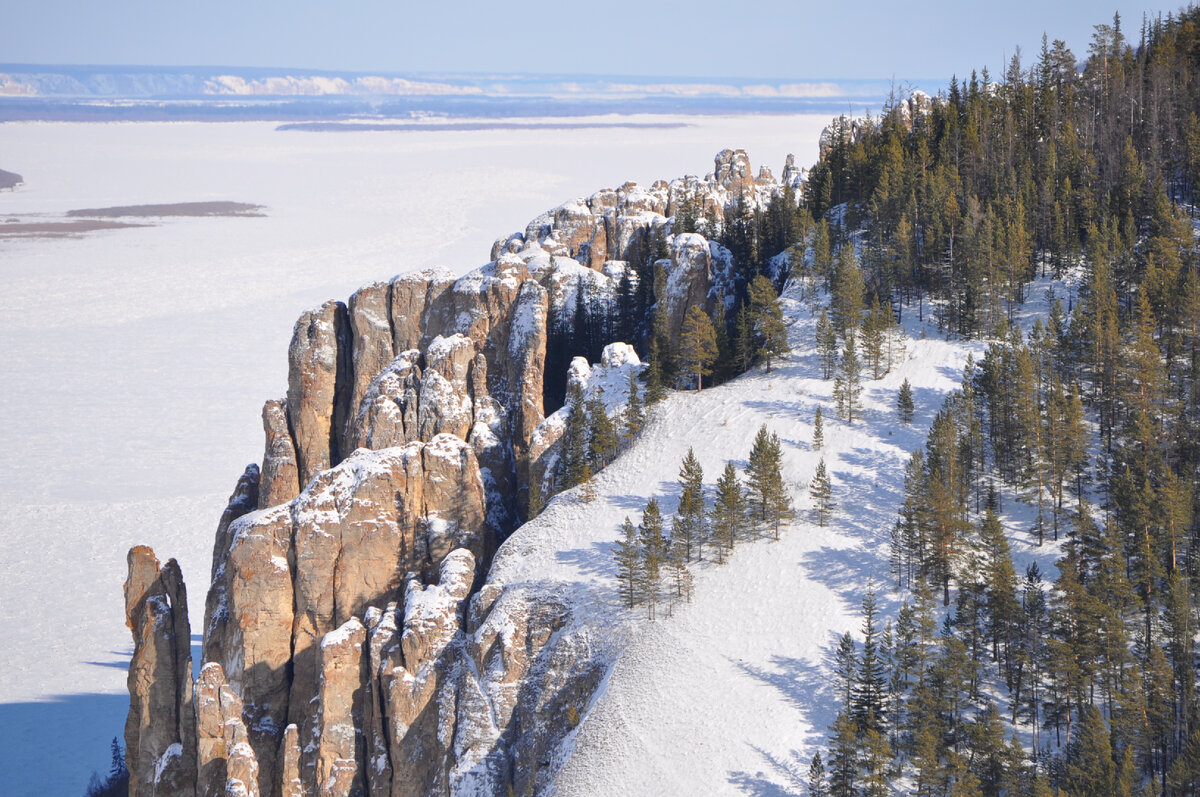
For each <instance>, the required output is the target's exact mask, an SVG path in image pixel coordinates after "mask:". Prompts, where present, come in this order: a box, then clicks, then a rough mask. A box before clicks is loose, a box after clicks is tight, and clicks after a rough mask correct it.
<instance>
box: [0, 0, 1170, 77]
mask: <svg viewBox="0 0 1200 797" xmlns="http://www.w3.org/2000/svg"><path fill="white" fill-rule="evenodd" d="M3 5H4V6H5V8H4V14H3V16H4V21H3V24H2V25H0V62H9V63H14V62H17V63H53V64H132V65H138V64H161V65H223V66H278V67H294V68H309V69H330V70H352V71H381V72H382V71H386V72H484V73H491V72H526V73H557V74H562V73H573V74H614V75H622V74H623V75H675V76H688V77H695V76H706V77H762V78H778V79H811V78H878V77H882V78H890V77H895V78H896V79H897V80H899V81H906V80H913V79H919V78H934V79H942V78H945V77H948V76H949V75H950V74H951V73H957V74H960V75H962V74H965V73H968V72H969V71H970V70H971V69H972V68H974V67H978V66H981V65H987V66H988V67H989V68H991V70H992V72H993V74H997V73H999V72H1001V71H1002V68H1003V64H1004V63H1005V59H1006V57H1008V56H1011V54H1012V52H1013V49H1014V46H1016V45H1020V46H1021V47H1022V50H1023V52H1024V54H1025V56H1026V57H1025V61H1026V62H1027V63H1028V61H1029V60H1030V59H1031V58H1032V57H1033V56H1035V55H1036V53H1037V49H1038V47H1039V45H1040V40H1041V35H1042V32H1043V31H1045V32H1047V33H1048V34H1049V35H1050V38H1051V39H1055V38H1061V39H1065V40H1066V41H1067V44H1068V45H1069V46H1070V47H1071V48H1072V49H1073V50H1074V51H1075V53H1076V55H1077V56H1080V57H1082V56H1083V55H1084V54H1085V53H1086V51H1087V46H1088V40H1089V38H1090V34H1091V28H1092V25H1094V24H1097V23H1100V22H1107V21H1111V19H1112V15H1113V12H1114V11H1116V10H1119V11H1120V12H1121V15H1122V19H1123V27H1124V28H1125V30H1126V31H1127V33H1128V35H1129V36H1130V37H1131V38H1134V39H1136V38H1137V36H1138V31H1139V30H1140V27H1141V21H1142V14H1143V12H1144V11H1147V12H1150V13H1158V11H1160V10H1161V11H1163V12H1164V13H1165V12H1166V11H1169V10H1174V9H1175V8H1177V6H1174V5H1172V6H1165V7H1159V8H1147V7H1144V6H1135V5H1129V4H1128V3H1125V2H1120V3H1117V4H1115V5H1114V4H1113V3H1112V2H1090V1H1080V2H1070V3H1062V2H1057V1H1056V0H1012V1H1011V2H1000V3H986V4H985V3H977V2H964V1H963V0H957V1H955V2H951V0H933V2H926V3H920V4H907V3H903V2H880V1H879V0H856V1H855V2H834V1H831V0H825V1H824V2H819V3H818V2H809V1H808V0H790V1H789V0H742V2H734V0H722V1H721V2H714V1H713V0H699V1H697V2H691V3H677V2H667V1H666V0H659V2H629V1H628V0H617V2H598V3H584V2H579V1H578V0H560V1H559V2H544V0H507V1H506V0H492V1H491V2H470V3H463V2H446V0H440V1H439V0H427V1H426V2H413V1H412V0H391V2H385V1H383V0H237V2H234V1H232V0H209V1H208V2H195V1H194V0H154V1H153V2H151V1H150V0H107V2H97V0H5V2H4V3H3Z"/></svg>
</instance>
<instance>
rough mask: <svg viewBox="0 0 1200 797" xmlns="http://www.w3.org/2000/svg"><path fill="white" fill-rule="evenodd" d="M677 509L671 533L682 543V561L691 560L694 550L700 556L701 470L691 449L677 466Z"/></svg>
mask: <svg viewBox="0 0 1200 797" xmlns="http://www.w3.org/2000/svg"><path fill="white" fill-rule="evenodd" d="M679 487H680V493H679V510H678V512H677V513H676V515H675V524H674V531H673V535H674V537H675V538H677V539H679V540H680V542H681V544H682V545H683V546H684V554H685V556H684V561H685V562H690V561H691V560H692V550H693V548H694V549H695V552H696V556H697V558H698V559H703V558H704V548H703V545H704V517H705V511H704V469H703V468H701V467H700V460H698V459H696V455H695V453H694V452H693V451H692V449H690V448H689V449H688V452H687V456H685V457H684V458H683V462H682V464H681V465H680V468H679Z"/></svg>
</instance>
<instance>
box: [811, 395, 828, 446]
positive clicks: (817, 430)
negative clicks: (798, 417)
mask: <svg viewBox="0 0 1200 797" xmlns="http://www.w3.org/2000/svg"><path fill="white" fill-rule="evenodd" d="M824 445H825V423H824V421H823V420H822V419H821V408H820V407H819V406H818V407H817V411H816V413H815V414H814V415H813V442H812V447H813V451H820V450H821V448H822V447H824Z"/></svg>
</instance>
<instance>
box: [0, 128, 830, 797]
mask: <svg viewBox="0 0 1200 797" xmlns="http://www.w3.org/2000/svg"><path fill="white" fill-rule="evenodd" d="M628 119H629V118H628V117H621V118H620V119H618V118H616V117H614V118H612V119H609V120H607V121H626V120H628ZM634 120H635V121H636V118H634ZM601 121H604V120H601ZM653 121H682V122H685V123H687V124H688V125H689V126H687V127H684V128H677V129H655V128H645V129H636V130H634V129H620V128H612V129H577V130H553V131H548V130H486V129H483V130H471V131H462V132H453V133H445V132H421V133H378V132H362V133H338V134H336V135H334V134H309V133H296V132H276V131H275V130H274V126H273V125H271V124H264V123H220V124H216V123H214V124H192V123H173V124H166V123H164V124H157V123H135V124H126V123H119V124H65V123H64V124H42V123H38V124H5V125H0V158H3V162H0V168H6V169H9V170H12V171H16V172H19V173H20V174H22V175H23V176H24V178H25V185H24V186H22V187H21V188H20V189H19V190H17V191H13V192H0V218H9V217H14V216H21V217H26V216H28V215H30V214H61V213H63V212H65V211H67V210H71V209H75V208H88V207H93V208H94V207H109V206H116V205H134V204H144V203H171V202H184V201H208V200H232V201H237V202H251V203H258V204H262V205H265V206H266V207H267V210H266V214H267V215H266V216H265V217H262V218H178V219H167V220H163V221H162V222H161V223H160V224H159V225H158V226H150V227H142V228H134V229H119V230H110V231H103V232H95V233H89V234H87V235H85V236H82V237H79V238H64V239H4V240H0V275H2V281H0V284H2V285H3V288H2V289H0V290H2V297H3V299H4V306H5V308H6V310H7V312H6V313H4V314H3V315H2V316H0V342H2V343H0V374H2V375H3V383H4V389H3V390H2V391H0V415H2V417H3V418H4V421H5V422H4V424H3V426H0V467H2V468H3V472H4V473H5V474H6V477H7V478H6V479H5V480H4V481H3V483H2V484H0V506H2V507H3V509H4V512H3V514H2V516H0V517H2V519H0V562H2V563H3V565H2V567H3V577H2V578H0V633H2V634H3V639H4V645H3V646H2V648H0V672H3V677H2V678H0V749H3V750H4V751H5V754H4V757H3V758H0V782H2V783H4V789H5V793H6V794H14V795H27V794H39V795H40V794H65V795H71V794H81V793H82V792H83V790H84V787H85V785H86V783H87V778H88V776H89V774H90V773H91V771H92V770H93V769H99V770H101V771H102V772H103V771H105V770H106V769H107V766H108V760H109V754H108V744H109V740H111V739H112V737H113V736H117V735H120V734H121V732H122V723H123V718H124V713H125V710H126V707H127V700H126V697H125V668H126V666H127V662H128V656H129V651H130V639H129V634H128V631H127V630H126V629H125V627H124V623H123V616H122V599H121V584H122V581H123V579H124V574H125V551H126V550H127V549H128V547H129V546H130V545H132V544H136V543H146V544H150V545H152V546H153V547H154V549H155V551H156V552H157V553H158V554H159V556H160V557H161V558H163V559H165V558H167V557H172V556H173V557H176V558H178V559H179V561H180V564H181V566H182V569H183V573H184V577H185V578H186V579H187V583H188V586H189V588H190V594H189V604H190V608H191V614H192V618H193V628H194V629H196V630H197V631H198V630H199V625H200V622H199V620H200V617H201V614H202V609H203V601H204V593H205V590H206V588H207V581H208V572H209V564H210V555H211V548H212V534H213V531H214V530H215V526H216V522H217V519H218V518H219V516H220V513H221V510H222V509H223V508H224V504H225V500H226V498H227V497H228V495H229V493H230V491H231V490H232V489H233V486H234V483H235V481H236V479H237V476H238V475H239V474H240V473H241V471H242V469H243V467H244V466H245V465H246V463H248V462H251V461H256V460H258V459H260V458H261V456H262V431H261V425H260V421H259V412H260V410H261V406H262V402H263V401H264V400H265V399H268V398H272V397H279V396H281V395H283V393H284V391H285V378H286V367H287V359H286V350H287V344H288V340H289V338H290V335H291V330H292V324H293V323H294V321H295V319H296V317H297V316H298V315H299V314H300V312H301V311H303V310H305V309H308V308H309V307H312V306H315V305H317V304H319V303H320V302H321V301H323V300H325V299H328V298H334V297H338V298H343V299H344V298H346V297H347V296H349V294H350V293H351V292H352V291H353V290H354V289H355V288H357V287H358V286H360V285H362V284H365V283H367V282H370V281H373V280H378V279H385V278H387V277H390V276H391V275H393V274H395V273H398V272H401V271H408V270H412V269H418V268H424V267H429V266H433V265H441V266H449V267H451V268H453V269H454V270H455V271H456V272H458V273H461V272H463V271H466V270H468V269H470V268H473V267H475V266H478V265H479V264H481V263H482V262H484V261H485V260H486V259H487V256H488V252H489V249H490V246H491V243H492V242H493V241H494V240H495V239H496V238H497V236H502V235H507V234H508V233H510V232H512V231H515V230H522V229H524V226H525V224H526V223H527V222H528V221H529V220H530V219H531V218H534V217H535V216H537V215H538V214H540V213H542V212H544V211H545V210H546V209H547V208H552V207H556V206H558V205H560V204H562V202H563V201H564V200H570V199H571V198H572V197H579V196H587V195H590V194H591V193H592V192H594V191H595V190H597V189H600V188H604V187H615V186H619V185H621V184H623V183H624V182H625V181H627V180H636V181H639V182H641V183H643V184H646V185H648V184H650V183H651V182H652V181H653V180H655V179H659V178H663V179H670V178H673V177H677V176H680V175H682V174H687V173H691V174H704V173H706V172H708V171H711V169H712V163H713V161H712V158H713V155H714V154H715V153H716V152H717V151H719V150H721V149H723V148H725V147H730V146H733V147H744V148H745V149H747V151H748V152H749V153H750V156H751V157H752V158H754V159H756V160H757V161H760V162H762V161H765V162H766V163H767V164H768V165H770V166H772V167H773V168H776V169H778V168H779V164H781V163H782V161H783V158H784V157H785V156H786V154H787V153H789V152H793V153H795V154H796V157H797V162H799V163H801V164H807V163H811V162H812V161H813V160H815V157H816V144H817V138H818V135H819V133H820V130H821V128H822V127H823V126H824V125H825V124H826V122H827V121H828V120H827V118H826V117H824V116H807V117H805V116H765V115H756V116H742V117H736V116H730V117H720V116H704V117H694V118H680V119H674V118H667V119H664V117H655V118H654V119H653ZM708 395H709V394H708V392H707V391H706V393H705V400H708ZM712 395H713V396H714V397H716V396H719V395H720V394H719V393H714V394H712ZM738 448H739V450H740V448H741V446H738ZM743 455H744V454H743ZM706 465H708V466H709V467H711V464H710V463H706ZM835 470H836V469H835ZM661 627H662V628H663V629H666V628H667V626H666V625H663V626H661ZM195 643H196V645H195V646H196V649H198V639H197V640H195ZM614 688H616V682H614Z"/></svg>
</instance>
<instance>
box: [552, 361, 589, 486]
mask: <svg viewBox="0 0 1200 797" xmlns="http://www.w3.org/2000/svg"><path fill="white" fill-rule="evenodd" d="M567 406H568V407H569V408H570V414H568V415H567V425H566V429H565V430H564V431H563V440H562V469H561V470H560V471H559V480H560V483H561V484H562V488H563V489H570V488H572V487H574V486H575V485H577V484H580V483H582V482H583V480H584V469H585V468H587V465H588V434H587V429H588V419H587V408H586V407H585V406H584V401H583V392H582V391H581V390H580V389H579V386H578V385H574V384H573V385H571V387H570V390H569V393H568V397H567Z"/></svg>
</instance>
